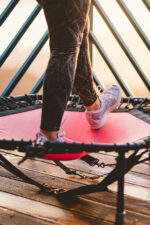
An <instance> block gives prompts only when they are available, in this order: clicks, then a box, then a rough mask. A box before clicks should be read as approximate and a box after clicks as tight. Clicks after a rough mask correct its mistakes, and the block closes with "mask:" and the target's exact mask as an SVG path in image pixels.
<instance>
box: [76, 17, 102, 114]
mask: <svg viewBox="0 0 150 225" xmlns="http://www.w3.org/2000/svg"><path fill="white" fill-rule="evenodd" d="M74 89H75V91H76V93H77V94H78V95H79V96H80V97H81V100H82V102H83V104H84V106H85V108H86V109H87V110H95V109H97V108H99V106H100V101H99V98H98V96H97V93H96V90H95V88H94V82H93V72H92V67H91V61H90V56H89V20H88V19H87V23H86V26H85V29H84V33H83V40H82V44H81V47H80V52H79V56H78V63H77V69H76V75H75V82H74Z"/></svg>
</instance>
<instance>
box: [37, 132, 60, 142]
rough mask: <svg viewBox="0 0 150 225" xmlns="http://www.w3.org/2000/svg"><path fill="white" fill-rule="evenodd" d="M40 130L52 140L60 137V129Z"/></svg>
mask: <svg viewBox="0 0 150 225" xmlns="http://www.w3.org/2000/svg"><path fill="white" fill-rule="evenodd" d="M40 132H41V133H43V134H44V135H45V136H46V138H47V139H48V140H50V141H55V140H56V139H57V137H58V131H47V130H42V129H41V130H40Z"/></svg>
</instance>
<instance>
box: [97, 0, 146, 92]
mask: <svg viewBox="0 0 150 225" xmlns="http://www.w3.org/2000/svg"><path fill="white" fill-rule="evenodd" d="M93 4H94V5H95V7H96V9H97V11H98V12H99V14H100V15H101V16H102V18H103V20H104V22H105V23H106V25H107V26H108V28H109V29H110V31H111V32H112V34H113V36H114V37H115V39H116V40H117V42H118V43H119V45H120V47H121V48H122V50H123V51H124V53H125V54H126V56H127V57H128V59H129V60H130V62H131V63H132V65H133V66H134V68H135V70H136V71H137V73H138V74H139V76H140V78H141V79H142V80H143V82H144V84H145V85H146V87H147V88H148V90H150V81H149V80H148V78H147V76H146V75H145V74H144V72H143V71H142V69H141V68H140V66H139V64H138V63H137V61H136V60H135V58H134V57H133V55H132V53H131V52H130V50H129V49H128V47H127V45H126V44H125V42H124V41H123V39H122V38H121V36H120V34H119V33H118V31H117V30H116V28H115V27H114V25H113V24H112V22H111V21H110V19H109V18H108V16H107V15H106V13H105V11H104V10H103V8H102V7H101V5H100V3H99V2H98V1H97V0H93Z"/></svg>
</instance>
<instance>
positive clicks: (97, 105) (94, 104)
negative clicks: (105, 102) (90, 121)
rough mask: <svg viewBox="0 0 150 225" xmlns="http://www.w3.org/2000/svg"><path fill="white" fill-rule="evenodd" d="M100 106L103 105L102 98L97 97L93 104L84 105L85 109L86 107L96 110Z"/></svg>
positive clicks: (89, 109) (88, 109)
mask: <svg viewBox="0 0 150 225" xmlns="http://www.w3.org/2000/svg"><path fill="white" fill-rule="evenodd" d="M100 106H101V102H100V99H99V98H97V99H96V101H95V102H94V103H93V104H92V105H90V106H84V107H85V109H86V110H87V111H94V110H97V109H99V108H100Z"/></svg>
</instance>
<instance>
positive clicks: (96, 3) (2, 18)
mask: <svg viewBox="0 0 150 225" xmlns="http://www.w3.org/2000/svg"><path fill="white" fill-rule="evenodd" d="M114 1H116V2H117V3H118V5H119V6H120V8H121V9H122V11H123V13H124V14H125V15H126V16H127V18H128V19H129V21H130V23H131V24H132V26H133V27H134V29H135V31H136V32H137V34H138V35H139V36H140V38H141V40H142V41H143V43H144V44H145V46H146V47H147V48H148V49H150V41H149V39H148V37H147V36H146V34H145V33H144V31H143V30H142V28H141V27H140V26H139V24H138V23H137V21H136V20H135V18H134V16H133V15H132V14H131V12H130V10H129V9H128V8H127V6H126V4H125V3H124V1H123V0H114ZM142 2H143V3H144V5H145V7H146V8H147V9H148V10H149V8H150V7H149V6H150V5H149V1H148V0H142ZM18 3H19V0H11V1H10V2H9V4H8V5H7V6H6V8H5V9H4V11H3V12H2V14H1V15H0V26H1V25H2V24H3V23H4V22H5V20H6V19H7V18H8V16H9V15H10V13H11V12H12V11H13V9H14V8H15V7H16V6H17V4H18ZM94 8H96V10H97V12H98V13H99V15H100V16H101V17H102V19H103V20H104V22H105V24H106V26H107V27H108V28H109V30H110V31H111V33H112V34H113V36H114V38H115V39H116V40H117V42H118V44H119V45H120V47H121V48H122V50H123V52H124V53H125V55H126V56H127V58H128V59H129V60H130V62H131V64H132V66H133V67H134V69H135V70H136V71H137V73H138V75H139V77H140V78H141V79H142V81H143V82H144V84H145V86H146V87H147V89H148V90H150V81H149V80H148V78H147V76H146V74H144V72H143V70H142V68H141V67H140V65H139V64H138V62H137V61H136V59H135V58H134V56H133V55H132V53H131V51H130V50H129V48H128V46H127V45H126V43H125V42H124V41H123V39H122V38H121V36H120V34H119V33H118V31H117V30H116V28H115V27H114V25H113V24H112V22H111V20H110V19H109V17H108V15H107V14H106V12H105V11H104V9H103V8H102V6H101V4H100V3H99V1H98V0H92V4H91V10H90V35H89V38H90V56H91V62H93V46H95V47H96V49H97V50H98V52H99V54H100V55H101V56H102V58H103V59H104V61H105V63H106V65H107V66H108V68H109V69H110V71H111V72H112V74H113V75H114V77H115V79H116V80H117V82H118V84H119V85H120V86H121V88H122V90H123V91H124V93H125V94H126V96H133V93H132V91H131V90H130V89H129V87H128V86H127V84H126V83H125V81H124V80H123V79H122V78H121V76H120V74H119V73H118V71H117V70H116V68H115V66H114V65H113V63H112V62H111V60H110V59H109V57H108V56H107V54H106V52H105V51H104V49H103V47H102V45H101V44H100V42H99V41H98V39H97V38H96V36H95V34H94V33H93V9H94ZM40 10H41V8H40V6H39V5H37V6H36V7H35V9H34V10H33V11H32V13H31V14H30V16H29V17H28V18H27V20H26V21H25V23H24V24H23V25H22V27H21V28H20V30H19V31H18V32H17V34H16V35H15V37H14V38H13V39H12V41H11V42H10V44H9V45H8V46H7V48H6V49H5V50H4V52H3V53H2V55H1V56H0V66H2V65H3V64H4V62H5V61H6V60H7V58H8V57H9V55H10V54H11V52H12V50H13V49H14V48H15V47H16V45H17V44H18V42H19V41H20V39H21V38H22V36H23V35H24V34H25V32H26V31H27V29H28V28H29V26H30V25H31V24H32V22H33V21H34V19H35V18H36V16H37V15H38V14H39V12H40ZM47 40H48V32H47V31H46V32H45V34H44V35H43V37H42V38H41V40H40V41H39V42H38V43H37V45H36V46H35V47H34V49H33V51H32V52H31V53H30V55H29V56H28V58H27V59H26V61H25V62H24V64H23V65H22V66H21V68H20V69H19V70H18V72H17V73H16V74H15V75H14V77H13V79H12V80H11V81H10V83H9V84H8V86H7V87H6V88H5V90H4V91H3V93H2V94H1V96H2V97H4V96H8V95H10V94H11V93H12V91H13V90H14V88H15V87H16V85H17V84H18V82H19V81H20V79H21V78H22V77H23V76H24V74H25V72H26V71H27V69H28V68H29V66H30V65H31V63H32V62H33V60H34V59H35V57H36V56H37V55H38V53H39V52H40V50H41V49H42V47H43V46H44V44H45V43H46V41H47ZM93 77H94V82H95V84H96V85H97V86H100V87H101V90H104V87H103V86H102V84H101V82H100V81H99V79H98V77H97V75H96V74H95V73H94V72H93ZM43 78H44V74H43V75H42V76H41V77H40V79H39V80H38V82H37V83H36V84H35V86H34V87H33V88H32V90H31V92H30V93H32V94H34V93H37V92H38V91H39V90H40V88H41V87H42V83H43Z"/></svg>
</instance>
